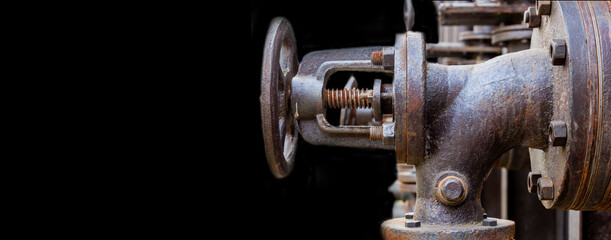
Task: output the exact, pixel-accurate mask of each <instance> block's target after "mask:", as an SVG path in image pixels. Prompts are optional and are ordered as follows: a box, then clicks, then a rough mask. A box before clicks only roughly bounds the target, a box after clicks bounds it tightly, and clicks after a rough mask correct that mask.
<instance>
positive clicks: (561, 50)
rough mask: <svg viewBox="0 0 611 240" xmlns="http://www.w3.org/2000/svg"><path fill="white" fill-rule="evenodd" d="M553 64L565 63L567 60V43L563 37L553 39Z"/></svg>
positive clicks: (551, 50) (551, 45)
mask: <svg viewBox="0 0 611 240" xmlns="http://www.w3.org/2000/svg"><path fill="white" fill-rule="evenodd" d="M550 54H551V57H552V65H556V66H558V65H564V62H565V60H566V43H565V42H564V40H562V39H552V42H551V43H550Z"/></svg>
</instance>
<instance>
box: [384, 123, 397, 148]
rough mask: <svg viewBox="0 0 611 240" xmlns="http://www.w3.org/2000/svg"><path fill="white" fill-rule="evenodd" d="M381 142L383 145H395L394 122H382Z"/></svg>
mask: <svg viewBox="0 0 611 240" xmlns="http://www.w3.org/2000/svg"><path fill="white" fill-rule="evenodd" d="M382 142H383V143H384V145H395V123H394V122H385V123H383V124H382Z"/></svg>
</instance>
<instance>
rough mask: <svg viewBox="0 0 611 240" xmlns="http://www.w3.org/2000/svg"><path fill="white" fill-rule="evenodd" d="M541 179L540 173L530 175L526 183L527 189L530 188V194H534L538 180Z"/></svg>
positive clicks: (530, 173)
mask: <svg viewBox="0 0 611 240" xmlns="http://www.w3.org/2000/svg"><path fill="white" fill-rule="evenodd" d="M539 178H541V174H539V173H533V172H529V173H528V180H527V181H526V187H527V188H528V192H529V193H534V192H535V191H536V189H537V180H539Z"/></svg>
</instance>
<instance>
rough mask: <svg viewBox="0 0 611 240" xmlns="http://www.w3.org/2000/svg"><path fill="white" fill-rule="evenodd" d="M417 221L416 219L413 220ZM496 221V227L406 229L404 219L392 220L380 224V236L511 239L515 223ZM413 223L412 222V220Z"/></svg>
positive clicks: (393, 239)
mask: <svg viewBox="0 0 611 240" xmlns="http://www.w3.org/2000/svg"><path fill="white" fill-rule="evenodd" d="M415 219H417V218H415ZM488 219H490V220H496V226H484V225H483V224H481V223H479V224H462V225H459V224H450V225H443V226H439V225H430V224H426V223H421V224H420V226H419V227H409V228H408V227H406V226H405V222H406V219H405V218H394V219H390V220H387V221H385V222H384V223H382V236H383V237H384V239H386V240H408V239H410V240H411V239H513V238H514V232H515V230H514V229H515V223H514V222H513V221H510V220H505V219H494V218H488ZM412 221H413V220H412Z"/></svg>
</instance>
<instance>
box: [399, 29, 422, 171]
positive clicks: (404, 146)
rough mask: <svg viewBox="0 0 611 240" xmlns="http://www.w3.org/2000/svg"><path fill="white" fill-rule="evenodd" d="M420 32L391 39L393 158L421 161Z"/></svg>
mask: <svg viewBox="0 0 611 240" xmlns="http://www.w3.org/2000/svg"><path fill="white" fill-rule="evenodd" d="M425 44H426V43H425V42H424V38H423V36H422V34H420V33H414V32H408V33H406V34H400V35H398V36H397V40H396V43H395V79H394V85H393V88H394V91H395V92H394V96H395V99H394V113H395V115H394V116H395V151H396V152H397V162H399V163H408V164H418V163H420V162H422V161H424V147H425V146H424V145H425V144H424V143H425V136H424V94H425V80H426V75H425V69H426V57H425V56H426V54H425V51H426V47H425Z"/></svg>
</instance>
